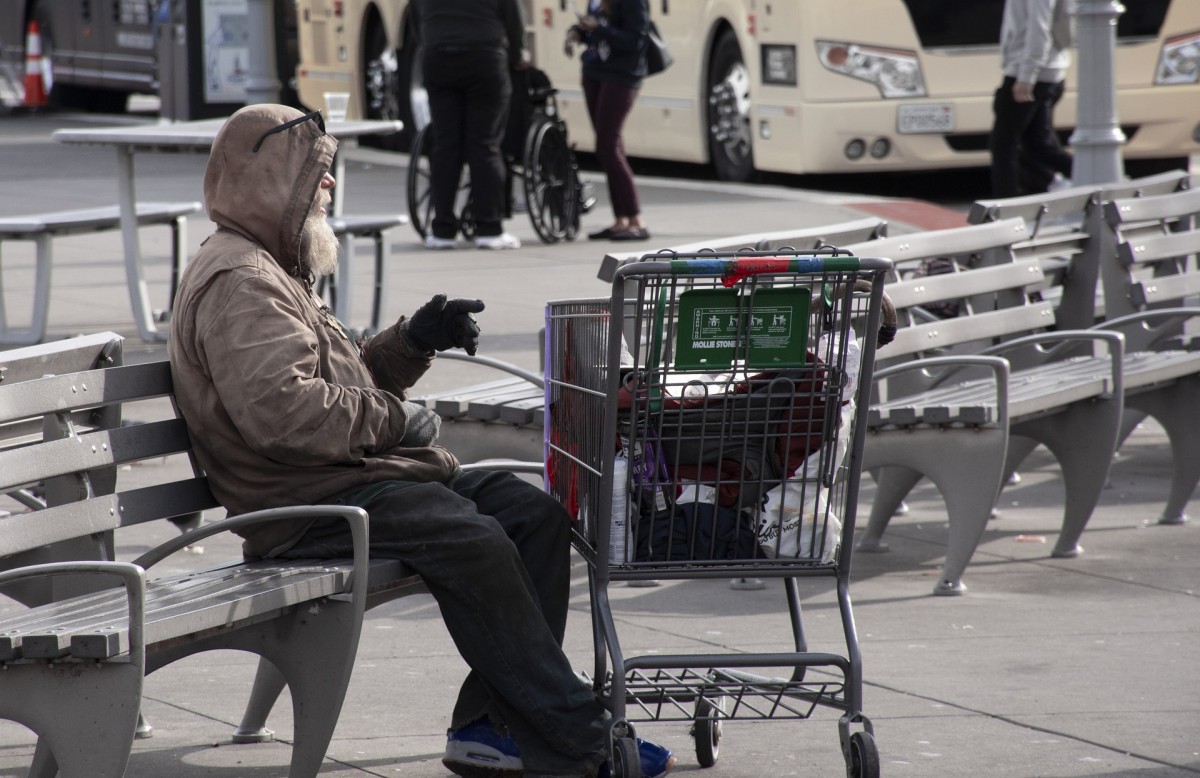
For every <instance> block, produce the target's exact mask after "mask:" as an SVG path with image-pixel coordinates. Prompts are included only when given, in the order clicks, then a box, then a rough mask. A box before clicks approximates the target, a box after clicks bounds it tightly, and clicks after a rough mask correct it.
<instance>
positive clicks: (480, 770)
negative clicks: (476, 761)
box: [442, 759, 525, 778]
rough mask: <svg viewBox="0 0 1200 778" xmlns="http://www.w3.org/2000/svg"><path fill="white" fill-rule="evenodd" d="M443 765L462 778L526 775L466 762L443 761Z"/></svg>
mask: <svg viewBox="0 0 1200 778" xmlns="http://www.w3.org/2000/svg"><path fill="white" fill-rule="evenodd" d="M442 765H443V766H445V768H446V769H447V770H449V771H450V772H452V773H454V774H455V775H460V776H462V778H521V776H523V775H525V771H524V770H502V769H500V768H499V767H483V766H482V765H473V764H467V763H465V762H452V761H450V760H448V759H443V760H442Z"/></svg>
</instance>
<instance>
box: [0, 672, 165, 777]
mask: <svg viewBox="0 0 1200 778" xmlns="http://www.w3.org/2000/svg"><path fill="white" fill-rule="evenodd" d="M141 695H142V674H141V671H140V669H139V668H137V667H136V666H135V665H133V664H128V663H124V662H105V663H101V664H99V665H92V664H80V663H72V662H62V663H58V664H43V663H37V664H29V665H19V664H17V665H10V666H9V667H7V668H6V669H5V671H4V673H3V674H0V718H6V719H10V720H12V721H17V722H19V723H21V724H24V725H25V726H27V727H29V728H30V729H32V730H33V731H34V732H37V733H38V736H39V739H38V746H37V750H36V751H35V753H34V760H33V765H32V767H31V769H30V773H29V775H30V778H54V776H55V775H60V776H61V777H62V778H99V777H100V776H105V777H111V778H120V776H122V775H124V774H125V767H126V765H127V764H128V763H129V752H130V750H131V748H132V747H133V737H134V729H135V728H136V726H137V718H138V706H139V702H140V700H141ZM63 700H70V704H67V705H64V704H63Z"/></svg>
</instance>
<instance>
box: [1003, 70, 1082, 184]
mask: <svg viewBox="0 0 1200 778" xmlns="http://www.w3.org/2000/svg"><path fill="white" fill-rule="evenodd" d="M1015 82H1016V79H1014V78H1012V77H1011V76H1009V77H1006V78H1005V79H1004V83H1003V84H1001V85H1000V88H999V89H997V90H996V96H995V99H994V100H993V101H992V111H993V113H994V114H995V122H994V124H993V125H992V136H991V152H992V196H993V197H1017V196H1018V195H1022V194H1037V193H1040V192H1044V191H1046V186H1047V185H1048V184H1049V183H1050V181H1051V180H1052V179H1053V178H1054V174H1055V173H1056V172H1057V173H1061V174H1062V175H1064V176H1068V177H1069V176H1070V175H1071V155H1070V154H1069V153H1068V152H1067V151H1066V150H1065V149H1063V147H1062V144H1060V143H1059V142H1058V136H1057V135H1055V134H1054V106H1055V105H1056V104H1057V103H1058V101H1059V100H1060V99H1061V98H1062V95H1063V84H1062V82H1061V81H1060V82H1058V83H1056V84H1050V83H1045V82H1041V81H1039V82H1038V83H1037V84H1035V85H1034V87H1033V102H1031V103H1018V102H1016V101H1015V100H1013V96H1012V88H1013V84H1014V83H1015Z"/></svg>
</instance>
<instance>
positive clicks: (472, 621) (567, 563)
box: [283, 471, 608, 775]
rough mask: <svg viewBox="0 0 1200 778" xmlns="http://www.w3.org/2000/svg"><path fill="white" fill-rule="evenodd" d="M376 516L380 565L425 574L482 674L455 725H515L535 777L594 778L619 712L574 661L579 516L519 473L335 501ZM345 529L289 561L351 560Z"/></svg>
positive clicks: (312, 537) (308, 539) (375, 552)
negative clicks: (574, 528) (588, 776)
mask: <svg viewBox="0 0 1200 778" xmlns="http://www.w3.org/2000/svg"><path fill="white" fill-rule="evenodd" d="M327 502H335V503H340V504H343V505H357V506H359V507H361V508H364V509H366V511H367V513H368V514H369V515H370V555H371V557H372V558H377V559H399V560H400V561H402V562H404V563H405V564H406V565H408V566H409V567H411V568H412V569H413V570H415V571H416V572H418V573H420V574H421V577H422V578H423V579H424V580H425V584H426V585H427V586H428V587H429V591H430V593H431V594H433V597H434V599H436V600H437V603H438V606H439V607H440V608H441V611H442V618H443V619H444V620H445V622H446V628H447V629H448V630H449V632H450V636H451V638H453V640H454V643H455V645H457V647H458V650H459V652H460V653H461V654H462V656H463V659H465V660H466V661H467V664H468V665H470V666H471V672H470V674H468V676H467V678H466V680H465V681H464V683H463V685H462V688H461V689H460V690H459V695H458V700H457V702H456V703H455V706H454V712H453V714H452V717H451V722H450V726H451V728H453V729H457V728H459V727H462V726H463V725H465V724H467V723H469V722H470V721H472V720H474V719H475V718H477V717H478V716H479V715H480V714H482V713H485V712H487V713H489V714H490V715H491V716H492V719H493V721H500V722H503V723H504V724H506V725H507V726H508V728H509V730H510V731H511V732H512V734H513V736H514V737H515V738H516V739H517V744H518V745H519V746H520V749H521V758H522V761H523V762H524V763H525V769H526V771H528V772H544V773H551V774H564V775H566V774H578V773H586V772H587V771H588V769H591V768H594V767H595V766H596V765H597V764H599V762H600V761H601V760H602V759H603V747H604V737H605V733H606V732H607V727H608V713H607V711H606V710H605V709H604V707H603V706H602V705H601V704H600V702H599V701H598V700H597V699H596V697H595V695H594V694H593V693H592V690H591V688H590V687H588V686H587V685H585V684H584V683H583V682H582V681H580V680H579V678H577V677H576V676H575V673H574V671H573V670H572V668H571V663H570V662H569V661H568V659H567V657H566V655H564V654H563V652H562V648H561V646H562V641H563V635H564V632H565V630H566V624H567V605H568V599H569V597H570V590H569V587H570V572H571V571H570V567H571V560H570V548H571V547H570V518H569V517H568V516H567V513H566V511H565V510H563V508H562V506H561V505H559V504H558V502H557V501H556V500H555V499H554V498H552V497H550V496H549V495H547V494H546V493H545V492H543V491H542V490H541V489H539V488H538V487H536V486H533V485H532V484H529V483H527V482H525V481H523V480H521V479H520V478H517V477H516V476H514V475H512V474H511V473H505V472H499V471H476V472H471V473H464V474H462V475H460V476H459V477H458V478H456V479H455V480H454V481H453V482H451V483H450V484H447V485H443V484H437V483H415V482H411V481H384V482H381V483H376V484H371V485H370V486H366V487H363V488H361V489H355V490H351V491H350V492H346V493H343V494H340V495H334V496H332V497H331V498H329V499H328V500H327ZM351 554H352V548H351V545H350V533H349V530H348V529H347V527H346V525H345V523H344V522H341V521H336V520H323V521H318V522H317V523H316V524H314V525H313V527H312V528H311V529H310V530H309V531H308V533H307V534H306V535H305V536H304V537H303V538H301V539H300V542H299V543H297V544H296V545H295V546H294V547H292V548H291V549H289V550H288V551H287V552H286V553H285V554H284V555H283V556H286V557H292V558H328V557H348V556H350V555H351Z"/></svg>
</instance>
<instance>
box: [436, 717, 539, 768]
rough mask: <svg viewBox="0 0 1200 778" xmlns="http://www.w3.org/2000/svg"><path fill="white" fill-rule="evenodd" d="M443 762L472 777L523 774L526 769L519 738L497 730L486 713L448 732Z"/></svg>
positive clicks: (448, 766) (447, 766)
mask: <svg viewBox="0 0 1200 778" xmlns="http://www.w3.org/2000/svg"><path fill="white" fill-rule="evenodd" d="M442 764H443V765H445V766H446V769H448V770H449V771H450V772H452V773H454V774H455V775H463V776H469V777H470V778H476V777H477V776H478V777H480V778H482V776H488V778H501V777H502V776H520V775H521V773H522V772H523V771H524V769H525V767H524V765H523V764H522V763H521V751H520V749H519V748H517V741H516V740H514V739H513V738H512V736H511V735H508V734H506V733H503V732H500V731H499V730H497V729H496V728H495V727H494V726H493V725H492V722H491V720H490V719H488V717H487V716H484V717H483V718H480V719H477V720H475V721H473V722H471V723H470V724H468V725H467V726H465V727H463V728H462V729H457V730H454V731H453V732H450V733H449V737H447V738H446V755H445V756H444V757H442Z"/></svg>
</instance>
